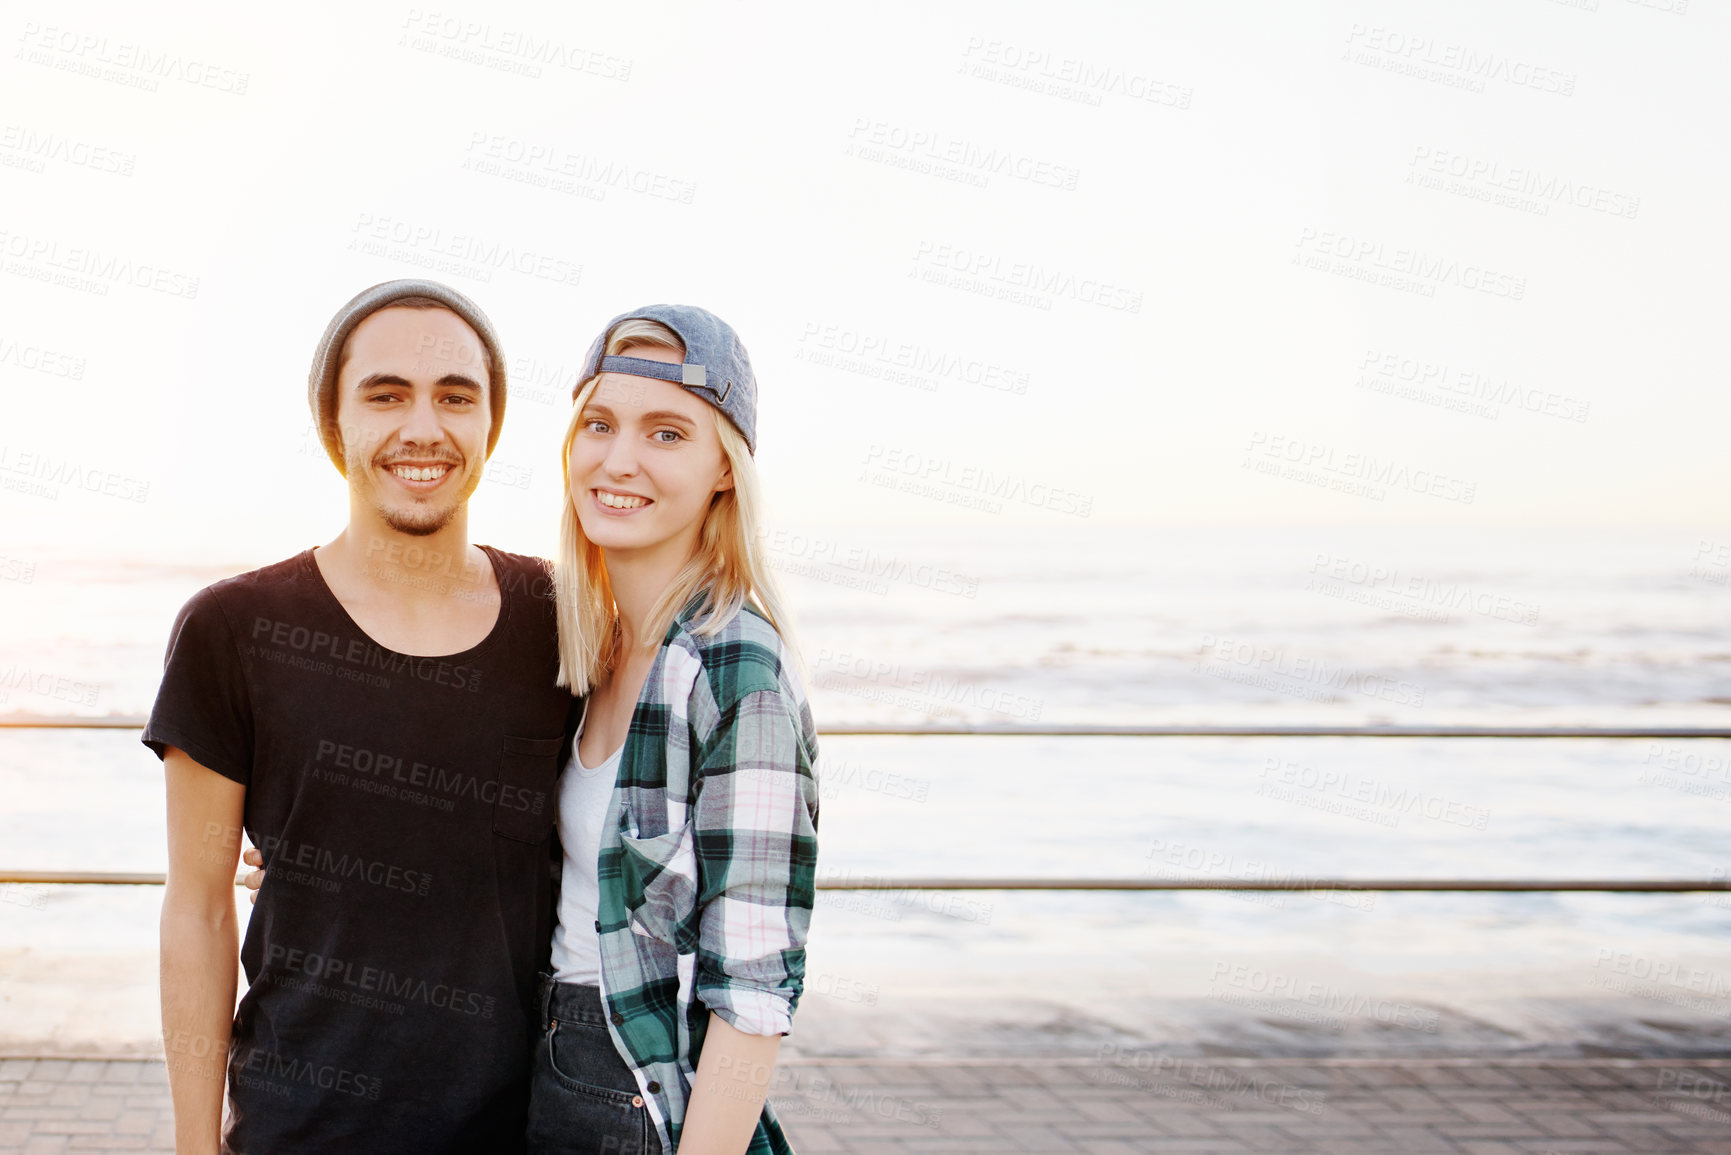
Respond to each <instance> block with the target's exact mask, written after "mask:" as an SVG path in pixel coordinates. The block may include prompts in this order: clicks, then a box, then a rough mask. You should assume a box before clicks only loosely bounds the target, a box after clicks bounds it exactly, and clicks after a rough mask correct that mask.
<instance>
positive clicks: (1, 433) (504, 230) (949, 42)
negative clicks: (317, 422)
mask: <svg viewBox="0 0 1731 1155" xmlns="http://www.w3.org/2000/svg"><path fill="white" fill-rule="evenodd" d="M1679 9H1681V10H1679ZM0 35H4V36H6V37H7V38H8V44H7V52H6V58H5V59H6V63H5V66H4V69H3V70H0V90H3V92H4V97H3V102H4V103H3V107H4V109H5V111H4V114H3V117H0V120H3V124H0V194H3V195H0V205H3V206H4V210H3V214H0V258H3V260H0V404H3V405H4V411H5V413H6V419H5V421H4V425H3V430H0V518H3V519H4V523H5V527H6V530H5V532H6V535H7V536H8V537H9V538H11V539H13V540H16V541H19V542H37V541H43V542H46V541H71V542H82V543H90V544H96V543H108V542H113V543H115V544H116V545H120V546H124V547H126V548H128V549H131V548H136V547H142V546H149V547H150V548H153V549H165V550H169V551H176V550H185V551H187V552H189V553H197V554H212V553H222V552H224V551H225V550H226V551H228V552H231V553H232V552H236V551H244V552H248V553H256V552H259V551H261V550H262V551H264V552H266V553H271V552H277V553H287V552H290V551H292V550H295V549H299V548H302V547H303V546H305V545H309V544H314V543H316V542H320V541H324V540H327V539H328V538H329V537H331V536H332V535H333V534H334V533H335V532H336V530H337V529H338V528H340V525H341V522H342V520H343V517H344V516H345V511H346V499H345V495H344V489H343V486H342V482H341V480H340V479H339V478H338V476H337V474H336V472H335V471H334V470H333V469H332V467H331V466H330V464H329V463H328V462H327V461H326V459H325V457H324V455H323V453H322V452H321V451H320V450H319V449H318V446H317V442H316V439H314V438H313V437H312V436H311V435H310V433H309V429H308V426H309V414H308V411H307V406H306V401H305V381H306V374H307V369H308V365H309V362H310V360H311V356H312V351H313V347H314V345H315V343H316V342H317V339H318V337H319V334H320V332H321V331H322V329H323V328H324V325H325V323H326V321H327V320H328V319H329V317H330V315H331V313H332V312H333V311H334V310H335V309H336V308H337V307H338V306H339V305H340V304H341V303H342V302H343V301H345V300H346V299H347V298H348V297H349V296H351V295H352V294H353V293H355V292H356V291H358V290H359V289H361V288H363V287H365V286H367V285H370V284H373V283H375V282H378V281H382V280H387V279H390V278H393V277H398V276H407V275H432V276H434V277H435V278H437V279H440V280H443V281H446V282H447V283H449V284H452V285H454V286H455V287H457V288H459V289H461V290H462V291H464V292H466V293H469V294H470V295H471V296H473V297H474V298H475V299H476V300H477V301H478V302H479V303H480V304H481V306H482V307H483V308H484V309H485V310H487V312H488V313H489V314H490V316H491V317H492V319H493V320H494V322H495V324H496V326H497V327H498V329H499V330H500V332H501V334H502V336H503V340H504V345H505V349H506V352H507V355H508V358H509V360H510V362H511V372H512V377H513V380H512V397H513V400H512V401H511V403H510V410H509V415H508V417H507V419H506V426H505V431H504V434H503V437H502V439H501V441H500V444H499V447H498V450H497V452H496V453H495V455H494V457H493V461H492V463H491V468H492V470H493V475H494V477H495V479H496V480H495V483H494V484H489V485H485V486H483V488H482V490H481V492H480V494H479V495H478V496H477V498H476V500H475V505H474V521H473V532H474V535H475V536H476V537H477V538H478V539H480V540H486V541H496V542H498V543H499V544H501V545H506V546H508V547H512V548H521V549H546V548H549V545H550V542H551V541H552V539H553V536H554V526H555V513H556V508H557V503H558V499H559V491H560V487H559V477H558V468H557V461H556V448H557V443H558V438H559V436H560V433H561V432H562V430H563V426H564V421H565V415H566V409H565V406H566V405H567V404H568V397H569V392H570V386H571V384H572V375H573V374H574V372H575V369H576V363H577V361H578V360H579V358H580V357H581V355H582V352H583V350H584V349H585V348H586V346H587V345H588V343H589V341H590V340H591V339H592V338H593V337H594V335H595V332H596V330H597V329H598V328H599V326H600V325H601V324H602V323H603V322H605V321H606V320H607V319H608V318H609V317H611V316H613V315H614V314H616V313H618V312H621V311H623V310H624V309H626V308H629V307H632V306H635V305H640V304H647V303H651V302H656V301H678V302H689V303H695V304H700V305H703V306H705V307H707V308H709V309H711V310H713V311H714V312H716V313H718V314H719V315H721V316H722V317H724V318H726V319H727V320H728V321H730V322H731V323H732V324H733V325H734V327H735V328H736V329H737V330H738V331H739V333H740V334H741V336H742V337H743V339H744V341H745V344H746V346H747V347H748V349H749V350H750V353H751V356H752V359H753V362H754V364H755V366H756V369H757V373H758V379H759V390H760V402H759V404H760V410H759V418H758V422H759V456H758V462H759V464H760V466H761V469H762V473H763V476H764V482H765V485H766V488H767V491H768V494H769V498H770V504H771V509H772V511H773V515H774V517H775V519H776V520H777V521H781V522H786V523H797V524H826V523H834V524H862V523H880V524H881V523H892V524H894V523H953V524H1027V525H1030V526H1040V525H1058V524H1063V525H1074V524H1093V525H1100V526H1107V527H1109V526H1112V525H1118V524H1173V523H1177V524H1206V523H1219V524H1252V523H1269V522H1291V523H1298V524H1304V523H1344V524H1391V523H1404V524H1454V525H1474V524H1479V525H1589V526H1591V525H1602V526H1606V527H1616V526H1629V525H1642V524H1653V525H1663V526H1697V525H1698V526H1723V525H1724V524H1725V522H1726V520H1727V501H1726V489H1727V487H1726V468H1725V467H1726V451H1725V439H1726V432H1725V431H1726V430H1727V429H1728V428H1731V405H1728V403H1727V401H1726V392H1727V390H1726V388H1725V385H1724V381H1725V377H1724V368H1723V364H1722V357H1721V355H1720V346H1721V341H1722V335H1723V333H1724V331H1725V326H1726V316H1727V305H1728V304H1731V301H1728V296H1731V294H1728V292H1727V290H1726V287H1725V280H1724V278H1723V277H1722V276H1721V275H1720V270H1722V269H1723V268H1724V267H1725V266H1726V263H1727V257H1728V256H1731V254H1728V253H1727V248H1728V244H1727V235H1728V230H1727V227H1726V218H1725V212H1726V210H1725V206H1726V204H1727V203H1731V162H1728V160H1727V151H1726V149H1725V147H1724V143H1723V135H1724V131H1723V119H1724V110H1725V109H1726V108H1727V107H1731V83H1728V81H1727V79H1726V76H1727V74H1726V70H1725V68H1724V66H1723V60H1722V55H1723V47H1724V45H1725V44H1727V43H1731V27H1728V21H1727V16H1726V11H1725V7H1724V6H1723V5H1722V4H1713V3H1704V2H1702V0H1640V2H1636V0H1596V3H1595V2H1594V0H1577V2H1575V3H1564V2H1560V0H1479V2H1474V3H1465V2H1460V0H1448V2H1444V0H1430V2H1427V3H1370V2H1368V0H1363V2H1348V0H1339V2H1328V3H1301V4H1294V3H1274V2H1270V0H1265V2H1262V3H1240V4H1208V5H1205V4H1171V3H1142V4H1130V3H1125V4H1104V3H1094V4H1088V3H1084V4H1079V5H1078V4H1072V5H1051V4H1005V3H991V4H984V3H982V4H972V5H961V4H946V5H930V4H915V3H902V4H881V5H871V6H868V7H865V8H860V7H850V8H845V9H837V8H832V7H826V6H822V5H810V4H798V5H795V4H779V5H767V4H753V5H749V6H746V5H714V4H711V5H701V6H700V5H696V4H691V5H675V4H661V5H629V6H627V5H616V4H613V5H599V4H560V5H552V4H547V5H532V4H508V3H488V4H485V5H483V4H480V3H469V4H467V5H466V6H440V7H439V8H437V9H434V8H433V7H430V6H421V7H412V6H407V5H382V4H361V3H344V4H319V3H309V4H302V5H297V6H295V8H294V9H293V10H292V11H285V10H281V9H274V10H259V11H254V12H243V11H238V10H237V9H236V8H235V7H234V6H232V5H217V4H209V5H196V4H182V5H174V6H166V7H165V6H149V7H139V6H137V5H131V4H119V3H111V4H98V3H55V4H53V5H49V4H46V3H40V4H37V5H35V6H31V5H27V4H7V5H6V6H5V8H4V16H3V24H0ZM537 70H538V72H539V75H536V74H535V73H536V71H537ZM429 263H430V264H429ZM68 282H70V283H68ZM898 375H899V378H898ZM898 486H906V487H912V488H913V491H911V492H910V491H909V490H908V488H905V487H903V488H897V487H898ZM140 498H142V500H140Z"/></svg>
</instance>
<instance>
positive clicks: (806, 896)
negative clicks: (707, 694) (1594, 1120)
mask: <svg viewBox="0 0 1731 1155" xmlns="http://www.w3.org/2000/svg"><path fill="white" fill-rule="evenodd" d="M808 722H809V713H808V712H807V711H805V709H804V708H803V705H802V704H801V703H799V702H798V701H796V700H794V699H792V698H790V697H789V696H788V695H786V694H784V693H782V692H779V691H776V690H757V691H753V692H751V693H747V694H745V695H743V696H742V697H741V698H740V699H739V701H738V702H737V703H736V704H735V705H734V706H733V707H731V708H729V709H727V710H725V711H724V712H723V713H722V715H721V718H720V722H719V724H718V725H717V726H716V728H715V730H714V732H713V734H712V736H711V738H710V740H709V741H708V742H706V743H705V746H704V750H703V754H702V763H701V766H702V769H701V782H702V785H701V787H700V788H699V790H698V791H697V799H696V805H695V813H694V816H693V821H694V824H695V832H694V833H695V836H696V850H697V862H698V887H699V890H698V902H699V903H700V904H701V914H700V917H699V933H698V949H697V968H696V997H697V998H698V999H699V1000H700V1001H701V1002H702V1003H703V1004H704V1005H705V1006H707V1007H708V1008H709V1009H710V1010H711V1011H714V1012H715V1013H716V1014H718V1015H720V1016H721V1017H722V1019H724V1020H725V1021H726V1022H727V1023H728V1024H729V1025H731V1026H733V1027H735V1028H736V1029H738V1030H740V1031H743V1032H745V1033H746V1034H752V1035H776V1034H783V1035H784V1034H787V1033H788V1031H790V1030H791V1029H792V1027H793V1012H794V1008H795V1007H796V1006H797V1005H798V1002H799V996H800V992H801V990H802V988H803V986H804V982H805V941H806V935H807V933H808V932H809V930H810V927H811V911H812V903H813V899H814V897H815V891H816V879H817V812H818V795H817V780H816V778H815V777H814V776H813V771H812V764H811V763H812V759H813V757H814V756H815V746H814V743H813V739H812V736H811V734H810V730H809V725H808Z"/></svg>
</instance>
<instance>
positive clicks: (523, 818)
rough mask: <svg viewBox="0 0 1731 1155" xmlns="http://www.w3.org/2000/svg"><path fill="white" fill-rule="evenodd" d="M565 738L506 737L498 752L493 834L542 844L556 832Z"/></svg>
mask: <svg viewBox="0 0 1731 1155" xmlns="http://www.w3.org/2000/svg"><path fill="white" fill-rule="evenodd" d="M564 744H565V740H564V739H563V738H518V737H515V736H513V735H509V734H507V735H506V736H505V739H504V742H503V744H502V746H501V749H500V752H499V778H498V794H497V796H496V797H495V798H494V799H493V833H494V834H498V835H502V836H504V837H506V838H514V839H516V840H517V841H519V842H543V841H545V840H546V838H547V836H548V835H549V834H550V833H552V830H553V789H554V785H555V782H556V780H557V778H558V769H559V751H560V748H561V747H563V746H564Z"/></svg>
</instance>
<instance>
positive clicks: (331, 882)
mask: <svg viewBox="0 0 1731 1155" xmlns="http://www.w3.org/2000/svg"><path fill="white" fill-rule="evenodd" d="M308 399H309V401H310V403H311V405H312V411H313V417H314V421H315V423H316V425H317V427H318V429H319V431H320V436H321V438H322V440H323V443H324V446H325V450H326V452H327V453H329V454H330V457H331V460H332V461H333V462H334V463H335V464H336V466H337V468H338V469H339V470H340V471H341V472H342V473H343V474H344V475H345V476H346V477H347V479H348V484H349V520H348V525H347V527H346V528H345V529H344V530H343V532H342V533H340V534H338V535H337V537H336V538H335V539H334V540H332V541H331V542H329V543H327V544H326V545H323V546H320V547H318V548H316V549H309V550H305V551H303V552H301V553H299V554H297V555H295V556H294V557H292V558H289V559H288V560H286V561H282V562H278V563H277V564H275V565H271V566H266V567H265V568H263V569H259V570H254V571H252V572H250V573H245V574H241V575H240V576H238V577H234V578H230V579H228V580H226V581H221V582H217V583H216V584H214V585H212V586H209V587H207V588H205V589H203V590H201V591H200V592H199V593H197V594H196V595H194V596H193V598H192V599H191V600H190V601H188V602H187V604H186V606H185V607H184V608H183V609H182V610H181V612H180V616H179V618H178V619H177V620H176V622H175V625H174V630H173V636H172V638H171V640H170V643H169V648H168V657H167V661H166V665H165V670H164V674H163V679H162V687H161V689H160V691H159V692H158V695H157V699H156V705H155V708H154V709H153V711H152V713H151V716H150V721H149V724H148V725H147V726H146V728H145V731H144V742H145V744H146V745H148V746H149V747H150V748H151V749H152V750H155V751H156V752H157V754H158V755H159V756H161V758H162V760H163V762H164V765H165V768H166V774H167V780H168V836H169V873H168V887H167V890H166V893H165V895H164V898H163V907H162V947H161V953H162V1019H163V1034H164V1044H165V1047H166V1049H167V1051H168V1058H169V1072H170V1075H169V1078H170V1087H171V1090H172V1092H173V1098H174V1108H175V1130H176V1149H177V1150H178V1151H180V1152H182V1155H187V1153H199V1155H202V1153H205V1152H217V1151H219V1150H221V1151H232V1152H241V1153H266V1152H268V1153H269V1155H290V1153H294V1152H318V1153H321V1155H322V1153H327V1152H334V1151H356V1152H360V1151H365V1152H368V1153H369V1155H375V1153H389V1152H404V1153H411V1152H412V1153H414V1155H431V1153H437V1152H494V1151H500V1152H505V1151H517V1150H520V1149H521V1146H522V1142H523V1131H524V1122H525V1107H526V1101H527V1092H528V1073H529V1072H528V1059H529V1054H530V1041H531V1039H532V1038H533V1035H532V1033H531V1032H532V1029H533V1027H532V1023H531V1017H532V1016H533V1015H534V1014H535V1013H536V1012H535V1009H534V999H535V996H536V993H537V992H536V975H537V972H538V970H540V969H541V968H542V967H543V966H544V965H545V960H546V951H547V944H548V943H549V941H550V939H551V929H552V891H551V886H552V879H551V876H550V872H549V867H548V864H549V850H550V847H549V841H548V840H549V836H550V834H551V832H552V826H553V819H554V813H555V805H556V801H555V799H556V796H555V789H556V787H555V780H556V778H557V775H558V772H559V770H560V769H561V768H562V763H563V761H564V759H565V758H567V757H569V746H570V743H569V740H568V734H569V732H570V731H569V727H570V726H571V724H572V722H573V721H574V711H573V709H572V707H573V706H574V705H575V702H574V700H573V699H572V698H571V696H570V694H569V693H568V692H567V691H565V690H562V689H559V688H558V687H557V686H555V684H554V683H555V679H556V677H557V672H558V655H557V650H556V645H557V642H556V638H557V635H556V631H555V627H554V619H553V602H552V600H551V598H550V596H549V594H550V589H549V582H550V579H549V577H548V576H547V572H546V570H545V568H544V566H543V563H541V562H539V561H538V560H536V559H533V558H528V557H522V556H519V555H516V554H509V553H505V552H503V551H500V550H496V549H493V548H491V547H487V546H475V545H471V544H470V543H469V539H468V522H467V502H468V499H469V496H470V495H471V494H472V493H473V492H474V491H475V487H476V486H477V485H478V484H479V483H480V480H481V470H482V466H483V463H484V461H485V460H486V457H487V455H488V454H489V453H490V452H491V451H492V449H493V446H494V444H495V443H496V442H497V440H498V436H499V427H500V422H501V420H502V418H503V416H504V411H505V362H504V359H503V357H502V355H501V353H500V349H499V343H498V340H497V338H496V336H495V334H494V332H493V327H492V325H491V324H490V323H489V322H488V320H487V318H486V317H485V315H484V314H482V312H481V311H480V309H479V308H477V307H476V306H475V304H474V303H473V302H472V301H470V300H469V299H468V298H466V297H464V296H463V295H462V294H460V293H458V292H456V291H455V290H452V289H450V288H447V287H446V286H444V285H440V284H437V283H434V282H430V281H420V280H406V281H392V282H388V283H386V284H382V285H375V286H374V287H373V288H370V289H368V290H366V291H365V292H363V293H361V294H359V295H358V296H356V297H355V298H354V299H353V300H351V301H350V302H349V303H348V304H347V305H345V306H344V307H343V308H342V310H341V311H339V312H338V314H337V315H336V317H335V318H334V319H332V321H331V323H330V326H329V327H328V328H327V329H326V331H325V335H324V338H323V339H322V341H321V342H320V344H319V347H318V351H317V353H316V355H315V357H314V361H313V368H312V374H311V377H310V379H309V382H308ZM243 826H244V828H245V830H246V833H247V835H248V837H249V838H250V839H251V840H252V842H253V844H254V845H255V846H257V847H258V848H259V849H260V850H261V851H262V852H263V855H264V864H265V865H266V866H267V867H268V868H269V870H268V872H267V874H266V878H265V882H264V885H263V887H262V889H261V890H260V892H259V894H258V896H257V905H256V907H255V909H254V911H253V914H252V918H251V921H250V923H249V925H248V927H247V933H246V941H245V943H244V944H243V945H241V946H240V947H239V949H238V961H239V962H240V964H242V965H244V967H245V969H246V976H247V981H248V983H249V985H248V987H247V990H246V993H245V994H244V996H242V998H241V1000H240V1005H239V1008H238V1010H237V1009H236V1007H235V986H236V976H235V972H236V962H237V943H236V939H237V934H236V928H237V916H236V911H235V888H234V875H235V866H236V857H237V855H238V853H239V838H238V833H239V829H240V828H241V827H243ZM224 1059H226V1064H225V1063H223V1062H222V1061H221V1060H224ZM225 1066H226V1071H225V1069H224V1068H225ZM225 1075H226V1078H225ZM225 1083H226V1089H227V1093H228V1100H229V1106H230V1112H229V1119H228V1124H227V1128H226V1131H225V1130H224V1128H223V1096H224V1089H225Z"/></svg>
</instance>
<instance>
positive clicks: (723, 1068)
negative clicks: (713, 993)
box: [679, 1011, 781, 1155]
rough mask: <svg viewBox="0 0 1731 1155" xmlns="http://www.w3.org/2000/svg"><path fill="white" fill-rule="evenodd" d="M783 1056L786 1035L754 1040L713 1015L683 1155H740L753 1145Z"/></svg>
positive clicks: (694, 1088) (683, 1138)
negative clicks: (778, 1056) (778, 1057)
mask: <svg viewBox="0 0 1731 1155" xmlns="http://www.w3.org/2000/svg"><path fill="white" fill-rule="evenodd" d="M780 1050H781V1036H780V1035H748V1034H746V1033H745V1032H744V1031H741V1030H737V1029H735V1028H734V1027H731V1026H729V1025H728V1023H727V1020H726V1019H724V1018H722V1017H721V1016H720V1015H718V1014H716V1013H714V1012H713V1011H711V1012H710V1015H709V1029H708V1031H707V1033H706V1034H705V1035H704V1036H703V1055H702V1056H701V1057H700V1058H699V1059H698V1061H697V1077H696V1079H694V1080H693V1081H692V1084H691V1100H690V1101H689V1102H688V1103H687V1104H686V1106H685V1125H684V1128H683V1129H682V1130H681V1132H680V1139H679V1155H739V1153H740V1152H742V1151H744V1150H745V1149H746V1148H747V1147H748V1146H750V1145H751V1136H752V1134H753V1133H754V1132H755V1131H756V1130H757V1117H758V1116H759V1115H761V1114H762V1113H763V1100H764V1098H765V1097H766V1096H767V1095H768V1094H769V1082H770V1079H771V1078H772V1077H773V1076H774V1074H775V1056H776V1053H777V1052H779V1051H780Z"/></svg>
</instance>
